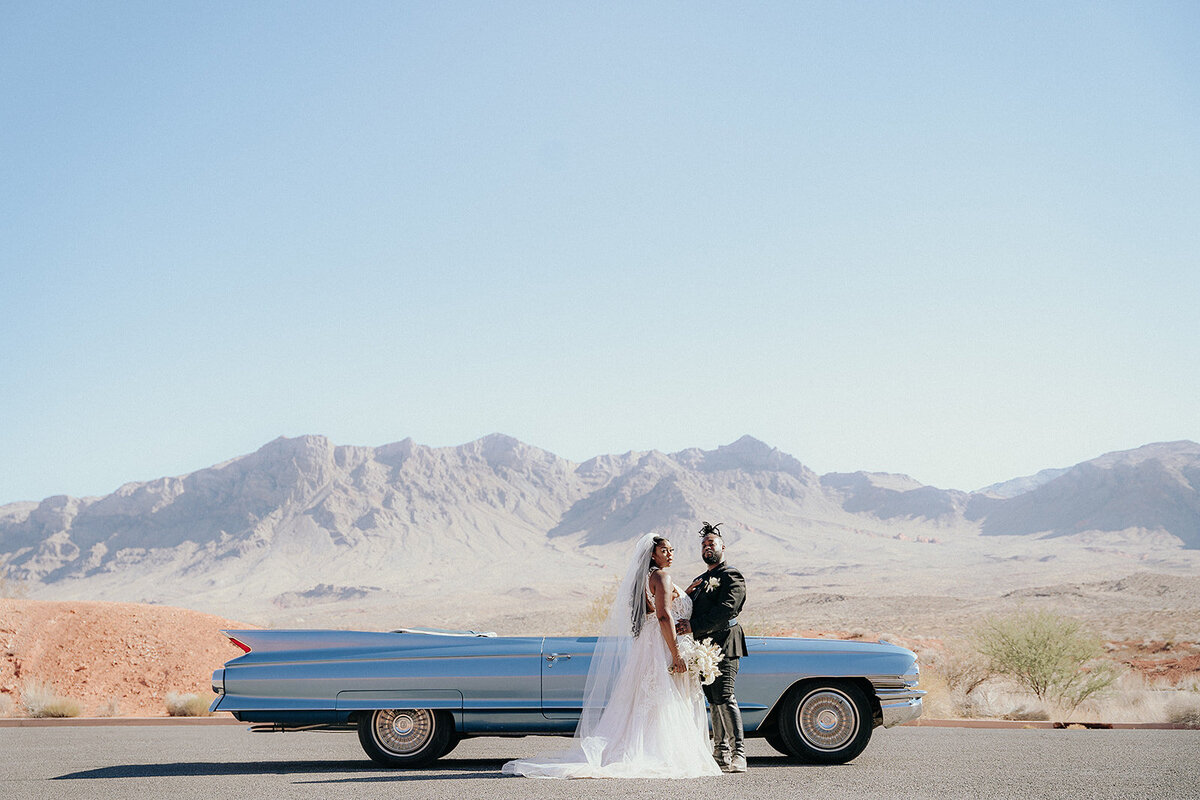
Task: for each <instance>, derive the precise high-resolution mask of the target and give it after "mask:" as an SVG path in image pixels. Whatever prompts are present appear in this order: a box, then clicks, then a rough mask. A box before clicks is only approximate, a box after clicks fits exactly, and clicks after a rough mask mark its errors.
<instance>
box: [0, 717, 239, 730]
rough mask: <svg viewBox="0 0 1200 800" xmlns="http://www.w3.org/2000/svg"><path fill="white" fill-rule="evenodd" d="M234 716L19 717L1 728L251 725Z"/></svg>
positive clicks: (10, 720)
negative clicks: (239, 720)
mask: <svg viewBox="0 0 1200 800" xmlns="http://www.w3.org/2000/svg"><path fill="white" fill-rule="evenodd" d="M249 724H250V723H248V722H238V721H237V720H236V719H234V718H233V717H226V716H220V717H43V718H33V717H18V718H15V719H0V728H104V727H110V726H114V727H136V726H139V725H182V726H185V727H186V726H189V725H199V726H205V725H249Z"/></svg>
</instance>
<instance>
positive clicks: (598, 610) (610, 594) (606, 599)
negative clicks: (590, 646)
mask: <svg viewBox="0 0 1200 800" xmlns="http://www.w3.org/2000/svg"><path fill="white" fill-rule="evenodd" d="M620 585H621V581H620V580H619V579H617V578H613V580H612V581H611V582H610V583H609V584H608V586H607V587H606V588H604V589H602V590H601V591H600V592H598V593H597V594H596V595H594V596H593V597H592V599H591V600H589V601H588V604H587V608H585V609H584V610H583V612H582V613H581V614H580V615H579V616H578V617H576V618H575V624H574V625H572V626H571V631H572V632H573V633H575V634H576V635H578V636H597V635H599V633H600V628H601V627H603V625H604V621H605V620H606V619H608V610H609V609H610V608H612V604H613V601H614V600H616V599H617V589H618V588H620Z"/></svg>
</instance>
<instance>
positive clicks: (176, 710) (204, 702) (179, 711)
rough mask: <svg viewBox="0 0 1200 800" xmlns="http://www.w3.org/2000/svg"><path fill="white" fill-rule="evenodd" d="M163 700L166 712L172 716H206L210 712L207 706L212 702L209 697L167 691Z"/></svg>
mask: <svg viewBox="0 0 1200 800" xmlns="http://www.w3.org/2000/svg"><path fill="white" fill-rule="evenodd" d="M163 701H164V702H165V703H166V705H167V714H168V715H169V716H172V717H207V716H209V714H210V712H209V710H208V707H209V705H211V704H212V700H211V698H208V697H202V696H201V695H198V694H180V693H179V692H167V696H166V697H165V698H163Z"/></svg>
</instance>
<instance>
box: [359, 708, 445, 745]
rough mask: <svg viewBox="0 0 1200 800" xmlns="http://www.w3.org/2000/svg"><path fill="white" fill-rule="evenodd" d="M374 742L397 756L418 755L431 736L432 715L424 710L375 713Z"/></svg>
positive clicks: (393, 710)
mask: <svg viewBox="0 0 1200 800" xmlns="http://www.w3.org/2000/svg"><path fill="white" fill-rule="evenodd" d="M371 729H372V731H373V732H374V734H375V742H376V743H377V744H378V745H379V746H380V747H381V748H382V749H384V750H386V751H388V752H389V753H392V754H394V755H399V756H407V755H412V754H413V753H419V752H420V751H421V750H423V749H424V748H425V746H426V745H428V744H429V741H430V739H431V738H432V736H433V714H431V713H430V712H429V711H428V710H426V709H418V710H416V711H413V710H408V709H404V710H395V709H392V710H389V711H376V712H375V724H374V725H372V726H371Z"/></svg>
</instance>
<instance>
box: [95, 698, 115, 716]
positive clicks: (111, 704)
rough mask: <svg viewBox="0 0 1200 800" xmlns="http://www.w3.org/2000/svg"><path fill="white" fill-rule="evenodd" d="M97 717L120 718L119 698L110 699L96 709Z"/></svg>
mask: <svg viewBox="0 0 1200 800" xmlns="http://www.w3.org/2000/svg"><path fill="white" fill-rule="evenodd" d="M96 716H97V717H119V716H121V701H120V699H119V698H116V697H110V698H108V699H107V700H105V701H104V702H103V703H101V704H100V707H99V708H98V709H96Z"/></svg>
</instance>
